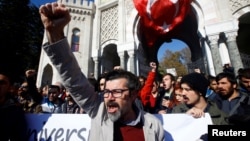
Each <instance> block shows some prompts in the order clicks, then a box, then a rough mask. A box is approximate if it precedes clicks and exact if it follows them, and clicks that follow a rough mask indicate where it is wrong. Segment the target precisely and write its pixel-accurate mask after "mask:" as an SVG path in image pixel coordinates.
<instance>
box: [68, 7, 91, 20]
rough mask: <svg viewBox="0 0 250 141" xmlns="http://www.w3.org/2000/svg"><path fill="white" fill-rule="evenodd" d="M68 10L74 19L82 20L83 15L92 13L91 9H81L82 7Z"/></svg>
mask: <svg viewBox="0 0 250 141" xmlns="http://www.w3.org/2000/svg"><path fill="white" fill-rule="evenodd" d="M69 11H70V13H71V15H72V17H71V19H72V20H75V21H84V20H85V17H84V15H91V14H92V12H91V11H89V10H82V9H74V8H70V9H69Z"/></svg>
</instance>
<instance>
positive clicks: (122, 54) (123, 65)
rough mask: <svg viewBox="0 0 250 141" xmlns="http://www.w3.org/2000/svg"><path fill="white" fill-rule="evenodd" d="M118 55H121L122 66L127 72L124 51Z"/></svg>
mask: <svg viewBox="0 0 250 141" xmlns="http://www.w3.org/2000/svg"><path fill="white" fill-rule="evenodd" d="M118 54H119V57H120V66H121V67H122V68H123V69H125V70H126V68H125V63H124V51H122V52H119V53H118Z"/></svg>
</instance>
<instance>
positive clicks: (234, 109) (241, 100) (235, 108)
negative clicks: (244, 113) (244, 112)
mask: <svg viewBox="0 0 250 141" xmlns="http://www.w3.org/2000/svg"><path fill="white" fill-rule="evenodd" d="M246 97H247V96H246V94H242V96H241V98H240V100H239V101H238V103H237V104H236V105H235V106H234V107H233V109H232V110H231V111H230V113H229V116H231V115H233V113H234V112H235V111H236V110H237V108H238V107H239V106H240V103H242V102H243V101H244V100H245V98H246Z"/></svg>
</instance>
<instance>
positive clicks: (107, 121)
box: [39, 2, 164, 141]
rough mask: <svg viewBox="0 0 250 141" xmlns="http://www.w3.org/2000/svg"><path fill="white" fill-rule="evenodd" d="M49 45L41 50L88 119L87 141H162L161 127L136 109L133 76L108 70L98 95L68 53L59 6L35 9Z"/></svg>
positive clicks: (64, 17) (63, 12)
mask: <svg viewBox="0 0 250 141" xmlns="http://www.w3.org/2000/svg"><path fill="white" fill-rule="evenodd" d="M39 12H40V15H41V20H42V22H43V25H44V28H45V30H46V33H47V37H48V41H49V44H48V45H45V46H43V49H44V51H45V52H46V54H47V55H48V57H49V58H50V60H51V62H52V64H53V66H54V67H55V68H56V69H57V71H58V73H59V75H60V77H61V79H62V82H63V84H64V86H65V87H66V89H68V90H69V92H70V94H71V96H72V98H73V99H74V100H75V101H76V102H77V103H78V105H79V106H80V107H81V108H83V109H84V111H85V112H86V113H87V114H88V115H89V116H90V118H91V120H92V121H91V128H90V132H89V135H88V140H90V141H119V140H123V141H163V140H164V129H163V127H162V123H161V122H160V120H159V119H157V118H156V117H155V116H154V115H152V114H149V113H145V112H144V111H143V110H142V109H140V108H138V107H137V105H136V104H135V100H136V98H137V95H138V91H139V90H140V84H139V81H138V78H137V76H135V75H134V74H132V73H131V72H128V71H125V70H112V71H110V72H108V73H107V76H106V77H105V80H106V81H105V85H104V90H103V91H102V93H101V94H98V93H97V92H95V89H94V87H93V86H92V85H91V84H90V82H89V81H88V80H87V78H86V75H84V74H83V73H82V71H81V69H80V67H79V64H78V62H77V60H76V58H75V56H74V54H73V53H72V52H71V50H70V47H69V44H68V41H67V38H65V35H64V32H63V29H64V26H66V25H67V24H68V23H69V21H70V19H71V16H70V13H69V11H68V9H67V8H66V7H65V5H63V4H61V3H56V2H54V3H47V4H45V5H41V7H40V8H39Z"/></svg>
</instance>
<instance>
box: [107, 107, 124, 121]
mask: <svg viewBox="0 0 250 141" xmlns="http://www.w3.org/2000/svg"><path fill="white" fill-rule="evenodd" d="M108 117H109V119H110V120H111V121H113V122H116V121H118V119H120V117H121V111H120V110H118V111H117V112H116V113H114V114H110V113H108Z"/></svg>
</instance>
